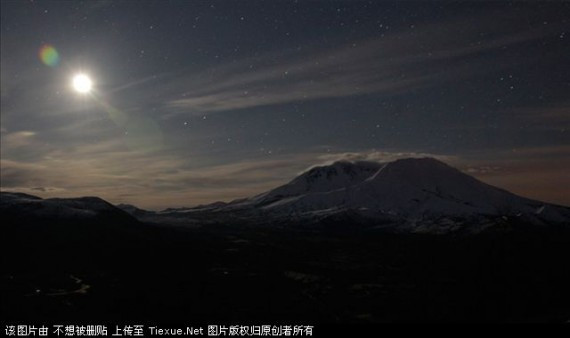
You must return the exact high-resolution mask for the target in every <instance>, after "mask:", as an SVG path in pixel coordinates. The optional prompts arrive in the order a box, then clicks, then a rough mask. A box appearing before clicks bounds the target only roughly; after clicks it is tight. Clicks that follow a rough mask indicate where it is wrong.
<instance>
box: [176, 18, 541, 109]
mask: <svg viewBox="0 0 570 338" xmlns="http://www.w3.org/2000/svg"><path fill="white" fill-rule="evenodd" d="M505 19H507V20H508V19H509V18H505ZM511 19H512V18H511ZM457 24H461V25H462V23H461V22H456V21H453V22H444V23H438V24H430V25H425V26H424V27H419V28H418V29H417V30H416V31H414V32H413V33H410V32H409V31H406V32H396V33H393V34H389V35H386V36H381V37H375V38H371V39H366V40H361V41H353V42H349V43H341V44H338V45H337V46H335V47H331V48H327V49H316V48H310V47H309V48H306V49H305V50H302V51H301V52H286V53H284V54H283V55H276V54H274V53H268V54H267V55H262V56H260V57H256V58H248V59H245V60H241V61H237V62H233V63H230V64H226V65H221V66H217V67H213V68H210V69H207V70H205V71H203V72H201V73H197V74H196V73H183V74H181V75H178V76H179V77H177V78H173V79H171V82H174V83H175V85H173V86H172V87H174V88H179V89H180V91H179V92H178V93H176V94H175V97H173V98H170V99H168V100H167V101H166V106H167V107H168V108H173V109H175V114H179V113H185V114H204V113H209V112H218V111H228V110H236V109H243V108H251V107H258V106H269V105H276V104H285V103H290V102H296V101H302V100H314V99H323V98H336V97H346V96H353V95H363V94H369V93H378V94H382V95H386V96H390V95H396V94H399V93H402V92H411V91H415V90H417V89H421V88H426V87H430V86H436V85H437V86H439V85H441V84H442V83H445V82H449V81H457V80H460V79H462V78H465V77H472V76H474V75H481V74H483V73H484V72H487V71H488V72H490V71H497V69H493V67H492V65H494V64H495V62H494V61H493V60H492V59H488V58H482V57H481V55H484V54H485V53H488V52H500V51H502V50H507V49H508V48H509V47H512V46H514V45H519V44H523V43H528V42H530V41H534V40H536V39H539V38H541V37H544V36H545V35H547V34H549V33H550V31H549V30H544V29H542V30H528V29H527V30H523V31H520V30H506V31H505V30H502V31H503V32H504V34H502V35H494V36H493V37H490V38H486V39H482V38H481V37H480V36H479V35H478V32H476V31H475V30H473V31H472V32H467V33H466V34H465V35H464V36H463V38H462V40H454V39H453V38H449V37H450V36H453V34H450V32H449V31H450V29H452V27H453V29H455V27H456V26H457ZM489 25H490V27H493V26H497V23H494V22H490V23H489ZM470 35H471V38H472V39H473V40H478V42H477V43H466V42H465V40H468V39H469V36H470ZM424 40H425V41H430V43H429V45H430V49H426V47H425V46H424V45H423V44H422V43H421V41H424ZM466 61H470V62H471V64H470V65H469V66H466ZM475 65H478V66H475ZM170 94H174V93H170Z"/></svg>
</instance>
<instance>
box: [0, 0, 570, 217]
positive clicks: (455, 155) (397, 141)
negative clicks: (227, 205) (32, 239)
mask: <svg viewBox="0 0 570 338" xmlns="http://www.w3.org/2000/svg"><path fill="white" fill-rule="evenodd" d="M259 4H260V3H258V2H255V1H254V2H242V3H223V2H216V1H214V2H193V3H190V2H186V3H179V2H171V1H164V2H153V1H143V2H137V4H134V3H131V2H107V1H100V2H86V3H84V2H81V3H79V2H73V3H72V2H61V1H60V2H58V1H46V2H40V3H38V2H5V1H4V2H2V3H1V14H0V15H1V22H0V27H1V39H0V41H1V42H0V44H1V49H0V52H1V57H0V60H1V70H2V72H1V77H0V89H1V103H0V113H1V114H0V118H1V121H0V122H1V129H0V138H1V144H0V147H1V154H0V168H1V184H0V189H1V190H2V191H8V190H9V191H19V192H24V193H29V194H32V195H37V196H40V197H43V198H49V197H72V196H75V197H77V196H98V197H101V198H103V199H105V200H107V201H109V202H111V203H113V204H120V203H128V204H132V205H135V206H137V207H141V208H143V209H149V210H162V209H166V208H169V207H170V208H177V207H188V206H195V205H199V204H208V203H212V202H215V201H226V202H228V201H231V200H234V199H237V198H244V197H250V196H254V195H256V194H259V193H262V192H265V191H267V190H270V189H273V188H275V187H277V186H279V185H282V184H285V183H287V182H289V181H290V180H292V179H293V178H295V177H296V175H298V174H299V173H300V172H302V171H303V170H306V169H307V168H310V167H311V166H315V165H321V164H324V163H329V162H331V161H335V160H352V161H357V160H370V161H390V160H393V159H396V158H404V157H418V156H428V157H434V158H438V159H442V160H443V161H444V162H445V163H447V164H449V165H451V166H453V167H456V168H458V169H460V170H461V171H462V172H464V173H466V174H469V175H471V176H474V177H476V178H477V179H479V180H481V181H483V182H485V183H488V184H491V185H493V186H496V187H499V188H502V189H505V190H508V191H510V192H512V193H514V194H517V195H520V196H524V197H527V198H531V199H536V200H540V201H544V202H548V203H554V204H558V205H566V206H569V205H570V194H568V188H569V187H570V177H569V175H567V171H568V168H570V156H569V155H570V137H569V136H568V130H569V127H570V114H568V112H569V111H570V101H569V100H568V98H567V92H568V89H569V88H570V82H569V81H570V80H569V79H568V77H567V76H565V74H568V73H569V72H570V64H569V63H568V62H567V61H568V60H567V55H568V54H569V53H570V45H569V44H568V39H569V38H570V36H568V32H567V27H568V20H569V19H568V15H566V13H569V12H570V4H569V3H524V2H516V3H511V4H506V3H485V4H481V3H477V2H467V3H465V2H464V3H438V4H430V3H419V4H418V3H407V2H403V3H402V2H382V3H373V2H365V1H362V2H352V1H339V2H335V3H333V4H326V5H325V3H323V2H307V3H298V4H296V3H292V2H276V3H263V5H259ZM496 18H500V19H499V20H497V19H496ZM46 27H49V28H50V29H46Z"/></svg>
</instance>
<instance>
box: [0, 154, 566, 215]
mask: <svg viewBox="0 0 570 338" xmlns="http://www.w3.org/2000/svg"><path fill="white" fill-rule="evenodd" d="M422 159H423V160H425V159H429V160H435V161H437V162H440V163H442V164H445V165H447V166H449V164H448V163H446V162H445V161H443V160H441V159H437V158H434V157H429V156H422V157H401V158H395V159H392V160H390V161H384V162H379V161H370V160H350V159H341V160H336V161H332V162H326V163H321V164H318V165H313V166H310V167H308V168H306V169H305V170H303V171H301V172H299V173H297V175H296V176H295V177H293V178H291V179H290V180H288V181H287V182H285V183H283V184H282V185H278V186H275V187H272V188H270V189H268V190H267V191H262V192H259V193H256V194H254V195H250V196H242V197H238V198H234V199H232V200H226V201H223V200H216V201H211V202H208V203H201V204H195V205H180V206H166V207H161V208H152V207H151V208H145V207H142V206H139V205H136V204H134V203H129V202H128V201H125V202H121V203H114V202H113V201H109V200H106V199H104V198H103V200H106V201H107V202H109V203H111V204H113V205H115V206H119V205H130V206H134V207H136V208H139V209H143V210H147V211H165V210H167V209H184V208H195V207H200V206H206V205H209V204H215V203H219V202H223V203H231V202H234V201H237V200H243V199H247V198H252V197H255V196H257V195H260V194H264V193H267V192H269V191H273V190H275V189H277V188H279V187H281V186H283V185H287V184H289V183H291V182H292V181H294V180H296V179H297V178H298V177H300V176H302V175H305V174H306V173H308V172H309V171H311V170H313V169H315V168H325V167H329V166H334V165H335V164H337V163H351V164H354V165H356V164H358V163H363V162H364V163H377V164H380V165H386V164H389V163H394V162H396V161H399V160H422ZM450 167H451V168H453V169H457V168H455V167H453V166H450ZM378 170H382V168H380V169H378ZM459 171H460V172H461V173H463V174H465V175H467V176H470V177H474V176H472V175H470V174H469V173H468V172H466V171H465V170H459ZM479 181H481V180H479ZM481 182H483V183H487V182H484V181H481ZM487 184H489V183H487ZM491 186H493V185H491ZM494 187H496V188H500V187H497V186H494ZM507 191H508V192H511V193H513V192H512V191H509V190H507ZM0 192H6V193H25V194H29V195H32V196H36V197H41V191H40V194H37V193H35V194H34V192H33V191H32V192H22V191H12V190H2V189H0ZM515 195H518V194H515ZM518 196H520V197H524V198H529V197H528V196H524V195H518ZM82 197H98V198H101V196H91V195H81V196H65V197H63V196H49V197H42V198H70V199H74V198H82ZM531 199H532V198H531ZM534 200H535V201H538V202H543V203H546V204H552V205H559V206H565V207H569V206H568V205H563V204H557V203H552V202H547V201H542V200H538V199H534Z"/></svg>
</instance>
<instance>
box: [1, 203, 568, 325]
mask: <svg viewBox="0 0 570 338" xmlns="http://www.w3.org/2000/svg"><path fill="white" fill-rule="evenodd" d="M5 196H6V195H4V194H2V204H4V202H5V201H7V200H9V199H6V198H5ZM26 198H27V199H30V198H31V197H26ZM80 201H84V202H85V200H80ZM68 202H69V203H71V205H73V206H74V207H73V208H76V207H77V205H80V206H81V207H80V209H82V208H83V209H84V208H86V209H88V210H91V207H90V203H91V202H92V200H89V201H87V202H88V203H87V204H81V203H79V202H78V201H75V200H74V201H68ZM10 203H14V200H11V202H10ZM25 203H28V202H25ZM38 203H39V202H38ZM77 203H79V204H77ZM64 204H66V205H69V204H68V203H67V202H66V203H64ZM95 205H97V206H99V207H101V208H99V207H95V208H94V209H97V210H99V211H97V210H91V211H93V213H89V214H90V215H91V216H89V217H76V216H71V218H69V217H70V216H69V213H67V212H65V213H63V214H59V216H57V217H46V218H45V220H44V219H43V218H41V217H40V218H37V217H31V216H30V215H29V213H30V210H31V209H29V208H30V206H27V207H24V206H23V205H11V206H9V208H8V209H6V208H4V207H5V205H4V206H3V207H2V209H1V210H2V226H1V227H0V228H1V232H2V233H1V235H2V238H3V240H4V243H3V245H2V275H1V280H0V282H1V292H2V302H1V311H2V318H3V319H4V320H5V321H17V322H20V323H21V322H26V323H32V322H57V323H62V322H63V323H71V322H74V321H83V322H86V321H88V322H91V323H96V322H100V321H113V322H121V323H125V322H130V323H134V322H138V323H151V322H153V323H157V322H170V323H177V324H178V325H187V323H189V322H203V323H204V322H206V323H212V322H215V321H223V322H226V323H229V322H231V323H245V322H247V323H257V324H260V323H274V322H279V323H283V324H287V323H289V324H298V323H303V324H319V323H363V322H392V321H501V322H504V321H515V322H519V321H524V322H526V321H547V322H565V321H568V320H569V319H570V306H569V305H568V304H570V289H569V288H568V287H567V286H568V285H570V273H569V271H570V268H569V263H568V260H567V258H566V257H569V256H570V238H569V237H568V236H565V235H561V234H560V233H549V232H539V233H512V232H506V233H500V232H493V233H486V234H479V235H475V236H462V237H455V236H433V235H430V236H426V235H418V234H387V233H378V232H375V231H370V230H366V229H364V230H362V231H356V232H355V231H346V230H332V229H328V230H327V231H320V230H315V229H302V228H289V229H283V228H275V227H272V226H271V224H260V225H255V226H249V227H243V226H237V225H235V224H232V223H227V224H222V225H220V224H213V225H210V226H202V227H196V228H184V227H170V226H162V225H156V224H155V225H149V224H143V223H140V222H137V221H136V220H134V219H132V218H131V217H125V214H124V213H115V211H116V210H115V208H114V207H112V206H110V205H108V204H106V203H104V204H102V203H101V200H98V199H97V200H96V203H95ZM36 206H37V205H36ZM66 208H67V207H66ZM26 213H28V214H26ZM8 214H9V216H10V217H6V218H5V217H4V216H5V215H8ZM71 214H72V215H74V214H75V213H71ZM97 215H99V216H100V217H102V218H99V219H98V218H97V217H99V216H97ZM93 217H95V218H93ZM348 222H349V220H348ZM350 228H351V224H349V223H347V224H345V226H344V227H341V229H350ZM337 229H338V228H337Z"/></svg>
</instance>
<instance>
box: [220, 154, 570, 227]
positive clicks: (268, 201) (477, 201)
mask: <svg viewBox="0 0 570 338" xmlns="http://www.w3.org/2000/svg"><path fill="white" fill-rule="evenodd" d="M248 209H250V210H259V211H263V212H265V214H266V215H276V216H278V215H289V216H291V215H295V216H302V215H305V216H310V215H319V216H322V215H326V214H336V213H339V212H342V211H346V210H351V211H356V212H358V213H359V214H361V215H363V216H366V217H371V218H386V217H391V218H393V219H401V220H405V221H406V222H407V223H414V224H415V223H418V222H421V221H426V220H430V219H440V220H441V219H444V218H446V217H447V218H448V219H449V218H457V217H463V218H471V219H473V218H476V217H481V216H483V217H523V218H525V220H527V221H529V222H532V223H544V222H568V223H570V209H569V208H567V207H561V206H555V205H550V204H547V203H543V202H539V201H534V200H530V199H527V198H523V197H520V196H517V195H514V194H512V193H510V192H508V191H505V190H502V189H499V188H496V187H493V186H490V185H488V184H485V183H483V182H481V181H479V180H477V179H475V178H473V177H471V176H469V175H467V174H465V173H463V172H461V171H459V170H457V169H455V168H453V167H450V166H448V165H447V164H445V163H443V162H441V161H438V160H435V159H433V158H419V159H418V158H410V159H401V160H396V161H394V162H389V163H384V164H380V163H375V162H354V163H352V162H346V161H343V162H336V163H334V164H332V165H330V166H323V167H316V168H313V169H311V170H309V171H307V172H305V173H303V174H302V175H300V176H299V177H297V178H295V179H294V180H292V181H291V182H289V183H287V184H285V185H283V186H280V187H278V188H276V189H273V190H271V191H269V192H266V193H264V194H260V195H258V196H255V197H252V198H248V199H244V200H240V201H236V202H234V203H230V204H229V205H227V206H225V207H222V208H220V209H219V211H229V210H234V211H235V210H248Z"/></svg>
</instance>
